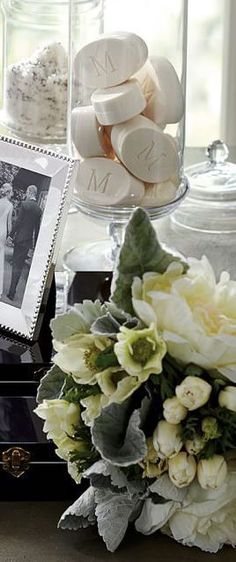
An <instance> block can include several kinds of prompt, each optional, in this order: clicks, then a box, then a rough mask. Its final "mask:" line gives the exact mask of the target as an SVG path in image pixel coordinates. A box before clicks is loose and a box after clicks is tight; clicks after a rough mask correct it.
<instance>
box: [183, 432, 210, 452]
mask: <svg viewBox="0 0 236 562" xmlns="http://www.w3.org/2000/svg"><path fill="white" fill-rule="evenodd" d="M205 444H206V442H205V440H204V439H203V438H202V437H200V435H197V436H196V437H194V439H188V440H187V441H185V443H184V446H185V449H186V451H187V452H188V453H189V454H190V455H198V453H200V451H202V449H204V447H205Z"/></svg>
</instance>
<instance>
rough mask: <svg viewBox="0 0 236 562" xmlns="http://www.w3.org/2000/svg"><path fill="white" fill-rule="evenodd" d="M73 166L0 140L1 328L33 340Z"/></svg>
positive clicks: (26, 146)
mask: <svg viewBox="0 0 236 562" xmlns="http://www.w3.org/2000/svg"><path fill="white" fill-rule="evenodd" d="M76 170H77V163H76V161H75V160H74V159H73V158H70V157H68V156H66V155H64V154H61V153H54V152H52V151H51V150H48V149H46V148H42V147H36V146H33V145H31V144H27V143H24V142H21V141H18V140H16V139H12V138H8V137H5V136H0V329H1V330H3V331H7V332H9V333H11V334H14V335H17V336H20V337H22V338H25V339H27V340H36V339H37V336H38V332H39V329H40V324H41V321H42V314H43V313H42V310H43V309H44V308H45V306H44V305H45V302H46V295H47V294H48V292H49V288H50V283H51V280H52V274H53V271H54V268H55V263H56V259H57V255H58V251H59V248H60V241H61V237H62V233H63V227H64V225H65V220H66V216H67V212H68V210H69V204H70V200H71V196H72V192H73V185H74V180H75V176H76Z"/></svg>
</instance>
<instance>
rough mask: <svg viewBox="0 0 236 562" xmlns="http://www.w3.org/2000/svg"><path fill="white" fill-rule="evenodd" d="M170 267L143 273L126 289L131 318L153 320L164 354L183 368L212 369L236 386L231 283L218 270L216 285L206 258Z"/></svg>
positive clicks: (235, 306) (235, 291)
mask: <svg viewBox="0 0 236 562" xmlns="http://www.w3.org/2000/svg"><path fill="white" fill-rule="evenodd" d="M188 265H189V269H188V271H187V272H186V273H184V274H183V268H182V266H181V264H180V263H174V262H173V263H171V264H170V265H169V267H168V268H167V270H166V272H165V273H164V274H158V273H145V274H144V276H143V279H142V280H141V279H139V278H137V277H136V278H135V279H134V281H133V285H132V296H133V306H134V309H135V311H136V314H137V315H138V316H139V317H140V318H141V319H142V320H143V321H144V322H145V324H146V325H148V326H149V325H150V324H151V323H153V322H155V323H156V326H157V329H158V330H159V331H160V332H161V333H162V335H163V338H164V340H165V342H166V343H167V348H168V352H169V353H170V354H171V355H172V356H173V357H175V358H176V359H179V360H181V361H183V362H184V363H185V364H188V363H195V364H196V365H199V366H201V367H203V368H206V369H213V368H214V369H218V370H219V371H220V372H221V373H222V374H223V375H224V376H225V377H226V378H228V379H229V380H230V381H233V382H236V281H231V280H230V277H229V274H228V273H226V272H223V273H222V274H221V277H220V281H219V282H218V283H217V282H216V279H215V275H214V272H213V269H212V267H211V265H210V263H209V262H208V260H207V258H206V257H203V258H202V259H201V260H197V259H195V258H191V259H189V260H188Z"/></svg>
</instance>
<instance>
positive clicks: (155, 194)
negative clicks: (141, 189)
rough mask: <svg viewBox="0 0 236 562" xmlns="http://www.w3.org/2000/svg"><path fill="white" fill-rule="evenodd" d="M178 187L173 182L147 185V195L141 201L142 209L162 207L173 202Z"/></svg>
mask: <svg viewBox="0 0 236 562" xmlns="http://www.w3.org/2000/svg"><path fill="white" fill-rule="evenodd" d="M177 190H178V187H177V186H176V185H175V184H174V183H173V181H171V180H167V181H163V182H160V183H152V184H151V183H150V184H149V185H147V184H146V187H145V194H144V197H143V199H142V201H141V205H142V207H160V206H162V205H166V204H167V203H170V201H173V199H175V197H176V193H177Z"/></svg>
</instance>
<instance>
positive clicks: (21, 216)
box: [0, 161, 51, 308]
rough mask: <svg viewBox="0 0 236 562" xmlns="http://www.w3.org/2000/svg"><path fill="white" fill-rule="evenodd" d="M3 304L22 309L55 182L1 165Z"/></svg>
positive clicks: (0, 271)
mask: <svg viewBox="0 0 236 562" xmlns="http://www.w3.org/2000/svg"><path fill="white" fill-rule="evenodd" d="M0 178H1V181H0V300H2V301H3V302H6V303H8V304H11V305H13V306H16V307H19V308H20V307H21V304H22V300H23V296H24V290H25V286H26V282H27V279H28V275H29V271H30V265H31V262H32V258H33V254H34V251H35V247H36V244H37V239H38V233H39V228H40V223H41V219H42V215H43V212H44V208H45V204H46V198H47V194H48V189H49V185H50V181H51V179H50V178H49V177H48V176H45V175H42V174H38V173H35V172H32V171H30V170H25V169H24V168H18V166H14V165H11V164H7V163H6V162H3V161H2V162H1V161H0Z"/></svg>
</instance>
